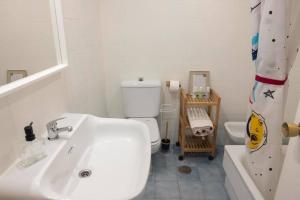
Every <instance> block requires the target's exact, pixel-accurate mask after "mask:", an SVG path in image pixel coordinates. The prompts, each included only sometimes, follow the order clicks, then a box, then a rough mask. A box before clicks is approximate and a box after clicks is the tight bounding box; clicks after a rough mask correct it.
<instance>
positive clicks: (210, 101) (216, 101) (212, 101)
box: [181, 89, 221, 106]
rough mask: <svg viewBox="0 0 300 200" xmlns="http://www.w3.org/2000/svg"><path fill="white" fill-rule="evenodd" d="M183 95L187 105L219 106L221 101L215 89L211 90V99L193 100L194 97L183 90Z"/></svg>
mask: <svg viewBox="0 0 300 200" xmlns="http://www.w3.org/2000/svg"><path fill="white" fill-rule="evenodd" d="M181 95H182V96H183V98H184V101H185V102H186V105H195V106H197V105H198V106H201V105H202V106H204V105H218V104H219V100H220V99H221V98H220V97H219V95H218V94H217V93H216V92H215V91H214V90H213V89H211V91H210V97H209V99H199V98H193V97H192V95H190V94H188V93H186V92H185V91H184V90H183V89H182V90H181Z"/></svg>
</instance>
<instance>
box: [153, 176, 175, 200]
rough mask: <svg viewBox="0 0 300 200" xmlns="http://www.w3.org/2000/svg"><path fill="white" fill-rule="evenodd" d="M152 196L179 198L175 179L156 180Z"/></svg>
mask: <svg viewBox="0 0 300 200" xmlns="http://www.w3.org/2000/svg"><path fill="white" fill-rule="evenodd" d="M154 197H155V198H156V199H161V200H164V199H170V200H171V199H174V200H176V199H180V194H179V186H178V183H177V181H156V182H155V192H154Z"/></svg>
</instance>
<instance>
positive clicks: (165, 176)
mask: <svg viewBox="0 0 300 200" xmlns="http://www.w3.org/2000/svg"><path fill="white" fill-rule="evenodd" d="M153 174H154V179H155V180H156V181H177V168H176V166H169V167H167V168H165V167H154V168H153Z"/></svg>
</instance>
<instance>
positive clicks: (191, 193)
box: [179, 180, 206, 200]
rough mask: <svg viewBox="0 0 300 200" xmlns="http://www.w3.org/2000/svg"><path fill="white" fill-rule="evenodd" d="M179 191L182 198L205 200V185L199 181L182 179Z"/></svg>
mask: <svg viewBox="0 0 300 200" xmlns="http://www.w3.org/2000/svg"><path fill="white" fill-rule="evenodd" d="M179 191H180V196H181V199H182V200H205V199H206V197H205V193H204V190H203V185H202V183H200V182H199V181H180V180H179Z"/></svg>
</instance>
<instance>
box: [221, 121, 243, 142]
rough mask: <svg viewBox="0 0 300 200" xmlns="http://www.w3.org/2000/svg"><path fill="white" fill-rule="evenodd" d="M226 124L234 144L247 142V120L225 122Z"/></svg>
mask: <svg viewBox="0 0 300 200" xmlns="http://www.w3.org/2000/svg"><path fill="white" fill-rule="evenodd" d="M224 126H225V129H226V132H227V133H228V135H229V137H230V139H231V140H232V141H233V142H234V144H245V136H246V122H225V123H224Z"/></svg>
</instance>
